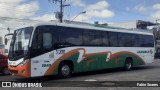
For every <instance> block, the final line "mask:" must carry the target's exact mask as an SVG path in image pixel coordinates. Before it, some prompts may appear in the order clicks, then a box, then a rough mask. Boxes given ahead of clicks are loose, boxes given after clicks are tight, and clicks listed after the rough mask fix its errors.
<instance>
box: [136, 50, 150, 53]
mask: <svg viewBox="0 0 160 90" xmlns="http://www.w3.org/2000/svg"><path fill="white" fill-rule="evenodd" d="M137 53H150V50H148V51H147V50H141V51H137Z"/></svg>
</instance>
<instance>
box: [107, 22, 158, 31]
mask: <svg viewBox="0 0 160 90" xmlns="http://www.w3.org/2000/svg"><path fill="white" fill-rule="evenodd" d="M155 25H156V23H152V22H150V21H143V20H136V21H130V22H121V23H113V24H110V25H109V26H113V27H120V28H127V29H133V30H134V29H143V30H147V29H148V28H147V27H148V26H155Z"/></svg>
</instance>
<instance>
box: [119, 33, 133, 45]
mask: <svg viewBox="0 0 160 90" xmlns="http://www.w3.org/2000/svg"><path fill="white" fill-rule="evenodd" d="M118 41H119V43H118V46H120V47H131V46H132V41H131V34H129V33H118Z"/></svg>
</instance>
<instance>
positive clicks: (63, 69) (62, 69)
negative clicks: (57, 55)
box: [58, 63, 72, 78]
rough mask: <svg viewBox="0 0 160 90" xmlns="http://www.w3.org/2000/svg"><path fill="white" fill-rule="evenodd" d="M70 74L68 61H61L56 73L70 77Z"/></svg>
mask: <svg viewBox="0 0 160 90" xmlns="http://www.w3.org/2000/svg"><path fill="white" fill-rule="evenodd" d="M71 74H72V69H71V65H69V64H68V63H61V64H60V65H59V68H58V75H59V76H60V78H67V77H70V76H71Z"/></svg>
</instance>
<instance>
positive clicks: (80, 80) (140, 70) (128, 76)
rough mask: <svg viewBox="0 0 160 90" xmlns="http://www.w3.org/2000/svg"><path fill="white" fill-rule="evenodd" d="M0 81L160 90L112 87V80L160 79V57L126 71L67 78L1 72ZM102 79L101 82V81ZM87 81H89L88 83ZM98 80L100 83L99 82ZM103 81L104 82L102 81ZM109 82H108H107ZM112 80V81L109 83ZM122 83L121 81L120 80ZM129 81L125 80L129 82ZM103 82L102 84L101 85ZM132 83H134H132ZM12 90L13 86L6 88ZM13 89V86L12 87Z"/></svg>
mask: <svg viewBox="0 0 160 90" xmlns="http://www.w3.org/2000/svg"><path fill="white" fill-rule="evenodd" d="M0 81H15V82H38V83H42V86H50V87H46V88H30V89H31V90H32V89H34V90H35V89H39V90H41V89H42V90H44V89H45V90H50V89H56V90H64V89H65V90H66V89H70V90H75V89H76V90H97V89H99V90H104V89H105V90H117V89H120V90H125V89H126V90H128V89H130V90H135V89H136V90H137V89H139V90H143V89H145V90H150V89H151V88H152V89H153V90H160V88H156V87H154V88H153V87H138V88H137V87H112V85H113V84H114V83H112V81H138V82H139V81H140V82H141V81H160V59H155V62H154V63H151V64H147V65H143V66H139V67H136V68H133V70H131V71H124V70H123V69H122V68H118V69H106V70H101V71H94V72H84V73H77V74H73V76H72V77H70V78H67V79H60V78H58V77H57V76H48V77H38V78H31V79H30V78H27V79H26V78H22V77H17V76H11V75H2V74H0ZM87 81H96V83H88V82H87ZM99 81H100V82H99ZM86 82H87V83H86ZM97 82H98V83H97ZM102 82H103V83H102ZM105 82H107V83H105ZM108 82H111V83H108ZM119 83H120V82H119ZM128 83H129V82H125V84H128ZM99 84H101V85H99ZM103 84H107V85H111V87H105V86H103ZM131 84H132V83H131ZM5 89H7V90H10V89H11V88H5ZM12 89H13V88H12ZM14 89H19V90H21V89H23V90H25V89H28V88H14Z"/></svg>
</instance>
